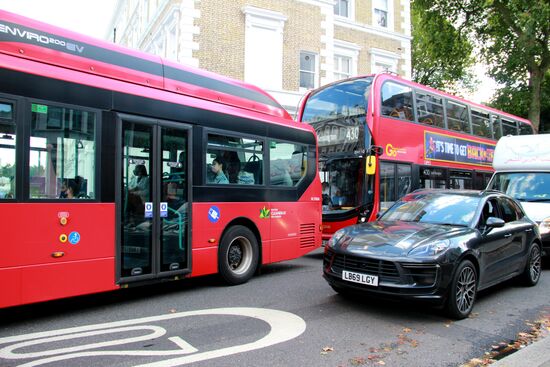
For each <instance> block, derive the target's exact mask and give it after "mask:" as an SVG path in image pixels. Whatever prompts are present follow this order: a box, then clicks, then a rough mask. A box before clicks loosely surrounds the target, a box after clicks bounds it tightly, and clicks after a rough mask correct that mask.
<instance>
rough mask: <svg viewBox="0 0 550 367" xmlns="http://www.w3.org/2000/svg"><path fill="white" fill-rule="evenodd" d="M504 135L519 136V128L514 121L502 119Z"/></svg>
mask: <svg viewBox="0 0 550 367" xmlns="http://www.w3.org/2000/svg"><path fill="white" fill-rule="evenodd" d="M502 134H503V135H504V136H506V135H518V128H517V126H516V122H515V121H512V120H507V119H502Z"/></svg>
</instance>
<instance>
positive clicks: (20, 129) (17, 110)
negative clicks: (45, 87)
mask: <svg viewBox="0 0 550 367" xmlns="http://www.w3.org/2000/svg"><path fill="white" fill-rule="evenodd" d="M3 102H5V103H9V104H12V106H13V107H12V120H11V122H10V121H7V120H5V119H1V120H0V124H2V125H13V126H14V127H15V162H14V164H15V172H14V180H15V184H14V189H15V195H13V198H0V202H2V203H14V202H20V201H22V200H23V199H24V196H23V188H24V185H23V172H24V169H23V167H24V159H23V153H24V152H25V151H24V150H23V145H24V143H25V139H24V135H23V134H24V119H23V116H24V113H23V112H24V110H23V109H24V105H25V102H24V99H23V98H18V97H16V96H11V95H7V94H0V103H3Z"/></svg>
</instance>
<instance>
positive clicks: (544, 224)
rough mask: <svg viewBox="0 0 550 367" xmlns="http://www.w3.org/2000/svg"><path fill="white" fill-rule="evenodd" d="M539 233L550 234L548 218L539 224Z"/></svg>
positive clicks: (549, 220) (549, 219)
mask: <svg viewBox="0 0 550 367" xmlns="http://www.w3.org/2000/svg"><path fill="white" fill-rule="evenodd" d="M539 231H540V234H541V235H543V234H548V233H550V217H548V218H544V219H543V220H542V221H541V222H540V223H539Z"/></svg>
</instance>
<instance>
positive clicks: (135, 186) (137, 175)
mask: <svg viewBox="0 0 550 367" xmlns="http://www.w3.org/2000/svg"><path fill="white" fill-rule="evenodd" d="M128 191H129V192H130V193H133V194H136V195H139V197H140V198H141V200H142V202H144V203H145V202H147V201H149V176H148V175H147V168H146V167H145V165H143V164H137V165H136V166H135V167H134V177H132V179H131V180H130V183H129V185H128Z"/></svg>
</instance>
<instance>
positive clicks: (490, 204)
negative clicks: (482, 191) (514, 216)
mask: <svg viewBox="0 0 550 367" xmlns="http://www.w3.org/2000/svg"><path fill="white" fill-rule="evenodd" d="M489 217H496V218H498V217H499V215H498V212H497V206H496V202H495V199H490V200H487V202H486V203H485V205H484V206H483V211H482V212H481V217H480V218H479V224H478V228H479V229H484V228H485V223H487V219H489Z"/></svg>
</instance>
